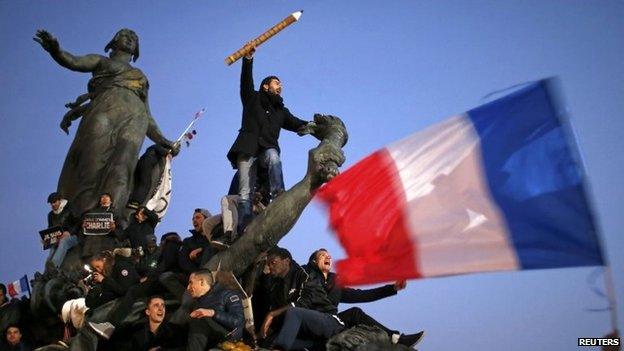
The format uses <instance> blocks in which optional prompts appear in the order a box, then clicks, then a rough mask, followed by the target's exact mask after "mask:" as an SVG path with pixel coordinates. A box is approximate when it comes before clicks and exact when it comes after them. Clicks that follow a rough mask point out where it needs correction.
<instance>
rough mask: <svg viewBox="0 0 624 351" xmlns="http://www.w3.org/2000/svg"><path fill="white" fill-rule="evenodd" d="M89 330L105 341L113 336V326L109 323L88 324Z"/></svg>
mask: <svg viewBox="0 0 624 351" xmlns="http://www.w3.org/2000/svg"><path fill="white" fill-rule="evenodd" d="M89 328H91V330H93V331H94V332H95V333H96V334H97V335H99V336H101V337H102V338H104V339H106V340H108V339H110V337H111V335H113V332H114V331H115V326H114V325H112V324H110V323H109V322H104V323H93V322H89Z"/></svg>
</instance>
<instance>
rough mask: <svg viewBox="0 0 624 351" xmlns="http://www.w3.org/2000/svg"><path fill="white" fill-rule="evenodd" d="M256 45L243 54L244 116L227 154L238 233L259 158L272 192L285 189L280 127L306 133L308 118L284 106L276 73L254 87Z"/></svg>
mask: <svg viewBox="0 0 624 351" xmlns="http://www.w3.org/2000/svg"><path fill="white" fill-rule="evenodd" d="M254 52H255V48H252V50H250V51H249V54H248V55H247V56H245V57H244V58H243V67H242V72H241V82H240V84H241V86H240V95H241V101H242V103H243V120H242V122H241V128H240V129H239V131H238V137H237V138H236V141H235V142H234V144H233V145H232V147H231V148H230V151H229V152H228V154H227V158H228V159H229V160H230V162H231V163H232V166H233V167H234V168H235V169H238V172H239V185H238V192H239V195H240V199H239V203H238V211H239V222H238V228H239V230H238V233H239V235H242V234H243V231H244V229H245V227H246V225H247V223H249V221H250V220H251V215H252V212H251V194H252V190H253V189H254V186H255V183H256V175H257V169H258V162H259V163H260V165H261V166H262V167H265V168H267V169H268V172H269V184H270V192H271V196H272V197H273V198H275V197H276V196H278V195H279V194H280V193H281V192H283V191H284V177H283V175H282V163H281V160H280V156H279V153H280V148H279V145H278V141H277V140H278V139H279V134H280V130H281V128H284V129H287V130H290V131H293V132H297V133H298V134H299V135H303V134H305V129H306V128H305V126H306V125H307V122H305V121H303V120H300V119H299V118H297V117H295V116H293V115H292V114H291V113H290V111H288V109H287V108H286V107H285V106H284V101H283V99H282V97H281V93H282V83H281V82H280V80H279V78H277V77H276V76H268V77H266V78H264V79H263V80H262V82H261V83H260V90H259V91H256V90H255V88H254V83H253V73H252V65H253V54H254Z"/></svg>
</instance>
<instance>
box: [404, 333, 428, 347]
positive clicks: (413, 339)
mask: <svg viewBox="0 0 624 351" xmlns="http://www.w3.org/2000/svg"><path fill="white" fill-rule="evenodd" d="M423 335H425V331H424V330H421V331H419V332H418V333H416V334H401V335H400V336H399V341H398V342H397V344H401V345H405V346H407V347H414V346H415V345H416V344H418V343H419V342H420V340H422V338H423Z"/></svg>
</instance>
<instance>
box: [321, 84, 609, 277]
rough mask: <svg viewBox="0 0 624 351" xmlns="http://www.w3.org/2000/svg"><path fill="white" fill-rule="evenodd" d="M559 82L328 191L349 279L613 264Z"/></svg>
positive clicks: (418, 138) (376, 160) (444, 125)
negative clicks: (557, 91) (557, 95)
mask: <svg viewBox="0 0 624 351" xmlns="http://www.w3.org/2000/svg"><path fill="white" fill-rule="evenodd" d="M552 93H553V92H552V89H551V85H550V84H549V81H546V80H544V81H540V82H536V83H532V84H531V85H529V86H526V87H525V88H522V89H520V90H518V91H516V92H514V93H512V94H510V95H508V96H505V97H502V98H500V99H498V100H496V101H492V102H490V103H488V104H485V105H483V106H480V107H478V108H475V109H473V110H470V111H468V112H467V113H464V114H461V115H458V116H454V117H451V118H449V119H447V120H445V121H443V122H441V123H439V124H436V125H434V126H432V127H430V128H428V129H426V130H424V131H421V132H418V133H416V134H413V135H411V136H408V137H407V138H405V139H403V140H400V141H397V142H395V143H393V144H390V145H388V146H387V147H385V148H383V149H381V150H378V151H376V152H374V153H373V154H371V155H369V156H368V157H366V158H365V159H363V160H362V161H360V162H358V163H357V164H355V165H354V166H353V167H351V168H350V169H348V170H347V171H345V172H344V173H342V174H340V175H338V176H337V177H336V178H334V179H332V180H331V181H330V182H329V183H327V184H326V185H325V186H324V187H322V188H321V189H320V190H319V191H318V193H317V195H318V197H319V198H320V199H321V200H323V201H324V202H325V203H327V204H328V206H329V213H330V225H331V226H332V227H333V229H334V230H335V231H336V234H337V236H338V239H339V240H340V242H341V244H342V246H343V247H344V248H345V251H346V253H347V258H346V259H345V260H342V261H339V262H337V270H338V273H339V276H340V277H341V280H342V283H343V284H351V285H356V284H372V283H378V282H384V281H393V280H399V279H407V278H424V277H433V276H446V275H454V274H466V273H475V272H487V271H503V270H520V269H542V268H559V267H573V266H594V265H596V266H598V265H602V264H603V257H602V251H601V248H600V245H599V240H598V237H597V234H596V227H595V225H594V221H593V216H592V212H591V210H590V207H589V204H588V202H587V199H586V197H585V189H584V184H583V183H584V173H583V171H582V168H581V165H580V164H579V163H580V162H579V157H578V153H577V150H576V149H575V148H574V145H573V144H572V143H569V141H568V138H567V136H568V135H567V134H566V132H567V131H566V130H565V128H564V126H563V123H562V121H561V118H560V115H561V113H560V110H558V109H557V104H556V101H555V99H554V95H553V94H552Z"/></svg>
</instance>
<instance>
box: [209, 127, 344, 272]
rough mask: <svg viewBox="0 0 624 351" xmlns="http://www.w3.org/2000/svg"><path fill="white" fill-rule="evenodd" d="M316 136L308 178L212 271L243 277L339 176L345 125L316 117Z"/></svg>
mask: <svg viewBox="0 0 624 351" xmlns="http://www.w3.org/2000/svg"><path fill="white" fill-rule="evenodd" d="M314 122H315V124H316V127H315V130H314V132H313V133H312V134H313V135H314V136H315V137H317V138H318V139H320V140H321V143H320V144H319V146H318V147H316V148H314V149H312V150H310V151H309V152H308V170H307V172H306V175H305V177H304V178H303V179H302V180H301V181H300V182H299V183H297V184H296V185H295V186H293V187H292V188H291V189H289V190H288V191H286V192H284V193H283V194H282V195H280V196H279V197H278V198H277V199H275V200H273V202H271V204H270V205H269V206H268V207H267V208H266V209H265V210H264V211H263V212H262V214H260V215H259V216H258V217H256V218H254V220H253V221H251V223H249V225H248V226H247V229H246V230H245V234H244V235H243V236H242V237H241V238H240V239H238V240H237V241H236V242H235V243H234V244H233V245H232V246H230V247H229V248H228V249H227V250H225V251H222V252H220V253H218V254H217V255H215V256H214V257H213V258H212V259H211V260H210V261H209V262H208V263H207V264H206V266H205V268H208V269H210V270H213V271H214V270H216V269H217V268H218V267H219V268H220V269H221V270H225V271H232V272H233V273H234V274H235V275H239V274H241V273H243V272H244V271H245V270H246V269H247V268H248V267H249V266H250V265H251V264H253V263H254V260H255V259H256V257H257V256H258V255H259V254H260V253H262V252H264V251H266V250H268V249H270V248H271V247H273V246H275V245H276V244H277V242H278V241H279V240H280V239H281V238H282V237H284V236H285V235H286V234H287V233H288V232H289V231H290V229H291V228H292V227H293V226H294V225H295V223H296V222H297V219H298V218H299V216H300V215H301V213H302V212H303V209H304V208H305V207H306V206H307V205H308V203H309V202H310V200H312V197H313V195H314V190H315V189H316V188H318V187H319V186H321V185H322V184H323V183H325V182H326V181H328V180H329V179H331V178H332V177H334V176H335V175H336V174H338V167H339V166H340V165H342V164H343V162H344V160H345V158H344V154H343V152H342V149H341V148H342V147H343V146H344V144H345V143H346V141H347V131H346V128H345V126H344V124H343V123H342V121H341V120H340V119H339V118H337V117H333V116H322V115H315V116H314Z"/></svg>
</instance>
